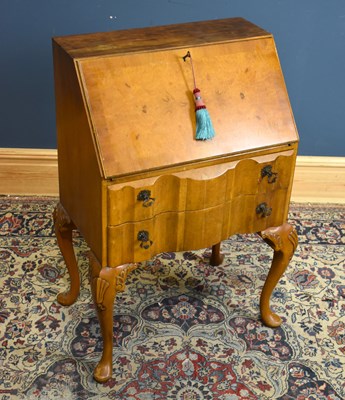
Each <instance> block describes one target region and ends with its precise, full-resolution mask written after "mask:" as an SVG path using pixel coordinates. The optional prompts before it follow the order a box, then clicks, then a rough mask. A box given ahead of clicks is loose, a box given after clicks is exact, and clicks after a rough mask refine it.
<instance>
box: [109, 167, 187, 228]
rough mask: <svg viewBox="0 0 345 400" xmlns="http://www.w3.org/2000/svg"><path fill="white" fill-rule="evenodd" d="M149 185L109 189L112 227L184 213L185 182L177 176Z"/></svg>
mask: <svg viewBox="0 0 345 400" xmlns="http://www.w3.org/2000/svg"><path fill="white" fill-rule="evenodd" d="M144 183H146V185H145V184H144V185H140V186H139V187H137V186H136V185H134V184H133V185H128V186H124V187H123V188H121V189H116V190H114V189H112V188H111V187H110V188H109V189H108V225H110V226H113V225H120V224H123V223H126V222H135V221H142V220H146V219H150V218H153V217H154V216H155V215H159V214H162V213H165V212H178V211H181V210H183V209H184V198H183V194H184V190H183V189H182V187H181V186H182V185H183V183H184V182H183V181H181V180H180V179H179V178H178V177H176V176H172V175H169V176H162V177H160V178H159V179H157V178H156V179H155V180H152V179H151V180H146V182H144Z"/></svg>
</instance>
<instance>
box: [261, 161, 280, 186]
mask: <svg viewBox="0 0 345 400" xmlns="http://www.w3.org/2000/svg"><path fill="white" fill-rule="evenodd" d="M265 176H267V180H268V183H274V182H275V181H276V180H277V178H278V172H272V165H266V167H263V168H262V170H261V179H264V177H265Z"/></svg>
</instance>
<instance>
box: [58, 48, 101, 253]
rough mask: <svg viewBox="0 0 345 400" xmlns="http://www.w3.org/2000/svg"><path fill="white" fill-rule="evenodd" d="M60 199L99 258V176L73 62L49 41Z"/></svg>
mask: <svg viewBox="0 0 345 400" xmlns="http://www.w3.org/2000/svg"><path fill="white" fill-rule="evenodd" d="M53 55H54V79H55V98H56V127H57V142H58V162H59V190H60V201H61V203H62V204H63V206H64V208H65V209H66V211H67V212H68V214H69V216H70V217H71V219H72V220H73V222H74V223H75V225H76V226H77V228H78V229H79V231H80V232H81V234H82V235H83V236H84V238H85V240H86V241H87V243H88V245H89V246H90V247H91V248H92V250H93V252H94V253H95V255H96V257H97V258H98V259H99V260H102V179H101V174H100V169H99V165H98V160H97V156H96V152H95V148H94V144H93V140H92V136H91V132H90V128H89V123H88V118H87V114H86V111H85V107H84V103H83V99H82V95H81V91H80V85H79V82H78V76H77V72H76V68H75V64H74V61H73V60H72V59H71V58H69V57H68V56H67V55H66V53H65V52H64V51H63V50H62V49H61V48H60V47H59V46H58V45H57V44H56V43H54V42H53Z"/></svg>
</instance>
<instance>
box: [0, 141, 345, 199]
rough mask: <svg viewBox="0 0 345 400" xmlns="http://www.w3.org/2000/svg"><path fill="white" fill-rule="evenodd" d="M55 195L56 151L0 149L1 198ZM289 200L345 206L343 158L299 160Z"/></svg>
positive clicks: (344, 164) (344, 167)
mask: <svg viewBox="0 0 345 400" xmlns="http://www.w3.org/2000/svg"><path fill="white" fill-rule="evenodd" d="M58 194H59V188H58V168H57V151H56V150H52V149H11V148H0V195H19V196H20V195H41V196H58ZM291 200H292V201H294V202H303V203H305V202H307V203H309V202H311V203H342V204H345V157H313V156H311V157H309V156H298V157H297V163H296V171H295V178H294V185H293V189H292V196H291Z"/></svg>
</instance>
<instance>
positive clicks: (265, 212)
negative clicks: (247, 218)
mask: <svg viewBox="0 0 345 400" xmlns="http://www.w3.org/2000/svg"><path fill="white" fill-rule="evenodd" d="M256 213H257V214H258V215H260V216H261V217H262V218H264V217H269V216H270V215H271V214H272V208H271V207H269V206H268V205H267V203H260V204H259V205H258V206H257V207H256Z"/></svg>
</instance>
